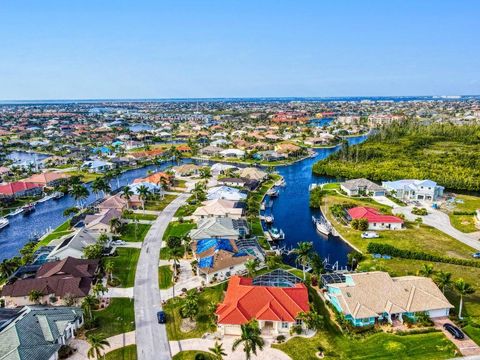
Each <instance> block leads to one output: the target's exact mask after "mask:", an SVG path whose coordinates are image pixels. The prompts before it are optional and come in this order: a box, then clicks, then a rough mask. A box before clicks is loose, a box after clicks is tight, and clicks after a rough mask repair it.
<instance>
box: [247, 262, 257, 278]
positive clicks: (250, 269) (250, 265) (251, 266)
mask: <svg viewBox="0 0 480 360" xmlns="http://www.w3.org/2000/svg"><path fill="white" fill-rule="evenodd" d="M259 265H260V263H259V261H258V259H257V258H255V259H249V260H247V261H245V269H247V274H248V277H253V276H254V275H255V272H256V271H257V268H258V266H259Z"/></svg>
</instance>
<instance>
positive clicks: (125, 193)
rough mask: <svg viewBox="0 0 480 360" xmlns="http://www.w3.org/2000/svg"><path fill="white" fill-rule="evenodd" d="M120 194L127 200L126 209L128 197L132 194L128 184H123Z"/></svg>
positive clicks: (128, 206) (128, 201)
mask: <svg viewBox="0 0 480 360" xmlns="http://www.w3.org/2000/svg"><path fill="white" fill-rule="evenodd" d="M120 196H121V197H123V198H124V199H125V200H127V210H128V209H129V208H130V199H131V198H132V196H133V191H132V189H130V186H125V187H124V188H123V191H122V194H121V195H120Z"/></svg>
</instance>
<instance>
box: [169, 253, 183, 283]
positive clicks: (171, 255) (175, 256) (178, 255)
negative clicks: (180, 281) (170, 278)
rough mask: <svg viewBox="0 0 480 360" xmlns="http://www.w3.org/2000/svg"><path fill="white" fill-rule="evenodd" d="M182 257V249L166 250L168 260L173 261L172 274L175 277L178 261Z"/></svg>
mask: <svg viewBox="0 0 480 360" xmlns="http://www.w3.org/2000/svg"><path fill="white" fill-rule="evenodd" d="M182 257H183V249H182V248H181V247H175V248H173V249H169V250H168V260H169V261H170V260H173V273H174V275H175V277H177V267H178V265H179V263H180V259H181V258H182Z"/></svg>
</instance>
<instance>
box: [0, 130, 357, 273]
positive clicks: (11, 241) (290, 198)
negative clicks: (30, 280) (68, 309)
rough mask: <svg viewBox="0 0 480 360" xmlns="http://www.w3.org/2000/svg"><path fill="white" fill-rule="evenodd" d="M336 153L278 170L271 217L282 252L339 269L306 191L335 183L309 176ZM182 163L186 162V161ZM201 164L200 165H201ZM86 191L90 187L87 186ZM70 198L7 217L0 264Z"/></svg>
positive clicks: (337, 253)
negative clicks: (305, 247)
mask: <svg viewBox="0 0 480 360" xmlns="http://www.w3.org/2000/svg"><path fill="white" fill-rule="evenodd" d="M365 139H366V136H359V137H350V138H349V139H348V141H349V143H350V144H357V143H360V142H362V141H364V140H365ZM337 150H338V147H337V148H328V149H316V152H317V156H316V157H315V158H308V159H305V160H303V161H299V162H297V163H294V164H292V165H289V166H280V167H278V169H277V170H278V171H279V173H280V174H281V175H282V176H283V177H284V178H285V181H286V183H287V186H285V187H284V188H282V189H281V190H280V196H279V197H278V198H277V199H275V200H273V207H272V209H271V210H272V213H273V215H274V217H275V226H276V227H278V228H281V229H282V230H283V231H284V233H285V240H284V241H283V242H281V243H280V245H281V246H285V247H286V248H289V249H290V248H293V247H295V246H296V244H297V243H298V242H302V241H312V242H313V244H314V247H315V250H316V251H317V252H318V253H319V254H320V255H321V256H322V257H328V258H329V262H330V263H332V264H333V263H334V262H335V261H338V262H339V265H340V266H343V265H345V264H346V254H348V252H350V251H351V249H350V247H349V246H348V245H347V244H346V243H344V242H343V241H342V240H340V239H339V238H336V237H329V238H328V239H325V238H324V237H322V236H321V235H320V234H318V233H317V232H316V230H315V227H314V226H313V223H312V215H315V216H318V210H312V209H310V208H309V206H308V203H309V192H308V188H309V186H310V184H312V183H322V182H331V181H335V179H332V178H328V177H322V176H316V175H314V174H312V166H313V164H314V163H315V162H317V161H318V160H321V159H324V158H326V157H327V156H329V155H330V154H332V153H334V152H335V151H337ZM183 161H184V162H190V161H191V160H189V159H186V160H183ZM202 163H204V162H203V161H202ZM171 165H172V163H171V162H166V163H162V164H160V165H150V166H146V167H143V168H141V169H135V170H129V171H126V172H124V173H122V174H121V175H119V176H118V178H114V179H112V180H111V181H110V185H111V187H112V190H115V189H117V188H118V187H119V186H120V187H121V186H125V185H128V184H131V183H132V182H133V180H134V179H136V178H138V177H144V176H146V175H147V173H148V172H149V171H162V170H165V169H166V168H167V167H169V166H171ZM87 186H88V187H89V188H90V186H89V185H87ZM93 201H95V195H94V194H90V196H89V197H88V198H87V199H86V203H87V204H89V203H92V202H93ZM75 205H76V202H75V199H74V198H73V197H71V196H70V195H66V196H64V197H62V198H61V199H59V200H48V201H46V202H44V203H39V204H37V205H36V211H34V212H33V213H31V214H30V215H23V214H19V215H16V216H13V217H9V218H8V219H9V221H10V225H9V226H7V227H5V228H3V229H2V230H0V261H1V260H3V259H5V258H10V257H13V256H16V255H17V254H18V251H19V250H20V249H21V248H22V247H23V245H24V244H25V243H26V242H28V240H29V239H31V237H32V236H33V235H35V234H43V233H45V232H47V231H48V230H49V229H55V228H56V227H57V226H59V225H60V224H62V223H63V222H64V221H66V220H67V217H64V216H63V211H64V210H65V209H67V208H69V207H72V206H75Z"/></svg>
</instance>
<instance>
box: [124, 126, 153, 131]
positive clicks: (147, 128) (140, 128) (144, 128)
mask: <svg viewBox="0 0 480 360" xmlns="http://www.w3.org/2000/svg"><path fill="white" fill-rule="evenodd" d="M129 129H130V131H132V132H142V131H150V130H152V129H153V127H152V126H151V125H147V124H135V125H131V126H130V127H129Z"/></svg>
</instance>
